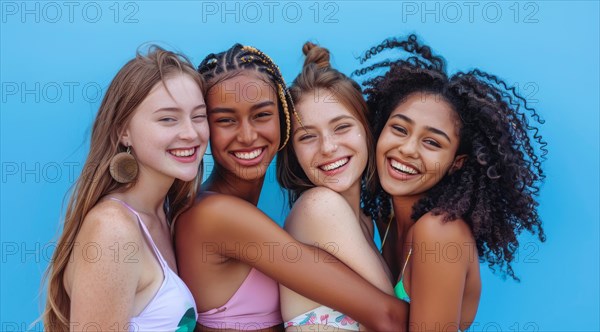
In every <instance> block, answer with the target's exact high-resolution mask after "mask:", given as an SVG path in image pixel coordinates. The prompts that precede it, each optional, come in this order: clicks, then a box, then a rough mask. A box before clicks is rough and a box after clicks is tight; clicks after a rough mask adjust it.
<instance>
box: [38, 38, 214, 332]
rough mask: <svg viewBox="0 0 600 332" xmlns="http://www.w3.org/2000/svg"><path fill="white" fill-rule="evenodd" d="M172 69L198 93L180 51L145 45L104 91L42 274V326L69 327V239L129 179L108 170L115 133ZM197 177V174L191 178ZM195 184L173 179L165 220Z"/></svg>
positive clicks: (183, 204)
mask: <svg viewBox="0 0 600 332" xmlns="http://www.w3.org/2000/svg"><path fill="white" fill-rule="evenodd" d="M173 74H186V75H188V76H189V77H191V78H193V79H194V81H195V82H196V83H197V84H198V86H199V87H200V89H201V90H202V91H203V93H204V83H203V80H202V78H201V76H200V75H199V74H198V73H197V72H196V70H195V69H194V67H193V66H192V64H191V63H190V61H189V60H188V59H187V58H186V57H185V56H183V55H181V54H177V53H174V52H170V51H166V50H164V49H162V48H160V47H158V46H151V47H150V48H149V49H148V52H147V54H146V55H143V54H141V53H140V52H138V53H137V54H136V57H135V58H134V59H132V60H130V61H129V62H127V64H125V66H123V68H121V70H119V72H118V73H117V75H116V76H115V78H114V79H113V80H112V82H111V83H110V85H109V87H108V89H107V91H106V94H105V96H104V99H103V100H102V104H101V105H100V109H99V110H98V114H97V116H96V120H95V122H94V126H93V129H92V139H91V143H90V152H89V154H88V157H87V160H86V161H85V165H84V167H83V171H82V174H81V176H80V177H79V178H78V179H77V182H76V183H75V185H74V188H73V193H72V195H71V197H70V200H69V204H68V206H67V210H66V215H65V220H64V227H63V232H62V235H61V236H60V238H59V240H58V243H57V246H56V250H55V251H54V254H53V256H52V261H51V262H50V266H49V267H48V270H47V271H46V274H45V276H44V278H45V279H46V280H48V294H47V299H46V308H45V310H44V313H43V314H42V319H43V321H44V329H45V330H46V331H69V320H70V317H69V316H70V299H69V296H68V295H67V292H66V290H65V287H64V284H63V277H64V272H65V268H66V266H67V263H68V261H69V258H70V256H71V252H72V251H73V247H74V244H75V238H76V236H77V234H78V233H79V230H80V228H81V225H82V223H83V220H84V218H85V216H86V215H87V214H88V212H89V211H90V210H91V209H92V208H93V207H94V206H95V205H96V204H97V203H98V201H99V200H100V199H101V198H102V197H103V196H105V195H107V194H109V193H111V192H114V191H117V190H123V189H127V188H129V187H131V186H132V185H133V184H134V183H135V181H134V182H132V183H128V184H121V183H118V182H117V181H115V180H114V179H113V178H112V177H111V176H110V173H109V165H110V160H111V158H112V157H113V156H114V155H115V154H117V153H119V152H120V151H123V150H124V149H125V147H124V146H123V145H122V144H120V142H119V138H120V137H121V135H122V134H123V133H124V130H125V128H127V125H128V124H129V121H130V120H131V118H132V117H133V114H134V111H135V110H136V108H137V107H138V106H139V105H140V104H141V103H142V101H143V100H144V99H145V98H146V97H147V96H148V94H149V93H150V91H151V90H152V88H153V87H154V86H155V85H156V84H157V83H159V82H164V81H165V79H166V78H168V77H169V76H172V75H173ZM198 181H199V180H198V177H197V178H196V181H195V182H198ZM196 187H197V184H196V183H194V182H193V181H192V182H184V181H181V180H178V179H176V180H175V182H174V183H173V185H172V186H171V188H170V189H169V192H168V194H167V202H168V209H167V210H168V218H169V219H172V218H174V217H175V216H177V215H178V214H179V213H180V212H182V211H183V210H184V209H185V208H187V207H188V206H189V205H191V203H192V201H193V199H194V197H195V188H196Z"/></svg>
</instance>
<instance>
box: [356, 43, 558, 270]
mask: <svg viewBox="0 0 600 332" xmlns="http://www.w3.org/2000/svg"><path fill="white" fill-rule="evenodd" d="M392 49H399V50H401V51H404V52H406V53H407V54H408V55H407V56H405V57H403V58H400V59H398V60H395V61H392V60H385V61H381V62H378V63H375V64H373V65H370V66H368V67H366V68H363V69H359V70H356V71H355V72H354V73H353V75H365V74H367V73H372V72H373V71H375V70H378V69H380V68H387V71H386V72H385V73H384V74H381V75H379V76H376V77H374V78H369V79H367V80H366V81H365V82H363V85H364V86H365V94H366V96H367V104H368V106H369V108H370V110H371V118H370V122H371V126H372V130H373V135H374V137H375V139H376V140H378V139H379V136H380V134H381V131H382V130H383V127H384V125H385V123H386V122H387V120H388V117H389V115H390V113H391V112H392V111H393V110H394V109H395V108H396V107H397V106H398V105H399V104H400V103H402V102H403V101H404V100H406V99H407V98H408V97H409V96H410V95H411V94H414V93H419V92H425V93H430V94H435V95H438V96H440V97H441V98H443V99H445V101H447V102H448V103H449V104H450V105H451V106H452V108H453V109H454V111H455V112H456V113H457V114H458V116H459V118H460V120H461V125H460V130H459V136H460V143H459V147H458V151H457V155H460V154H466V155H467V159H466V161H465V163H464V164H463V166H462V168H460V169H458V170H457V171H455V172H453V173H451V174H448V175H446V176H445V177H444V178H443V179H442V180H440V182H439V183H438V184H436V185H435V186H434V187H433V188H431V189H430V190H428V191H427V193H426V195H425V197H424V198H422V199H420V200H419V201H418V202H417V203H416V204H415V205H414V206H413V213H412V216H411V217H412V219H413V220H415V221H416V220H418V219H419V218H420V217H422V216H423V215H424V214H426V213H428V212H431V213H433V214H434V215H443V216H444V221H446V222H448V221H452V220H456V219H458V218H462V219H464V220H465V221H466V222H467V224H468V225H469V227H470V229H471V231H472V232H473V235H474V237H475V241H476V245H477V250H478V252H479V256H480V260H482V261H487V262H488V266H489V267H490V268H491V269H492V270H493V271H496V268H499V269H500V270H501V271H502V272H503V275H505V274H504V273H506V274H508V275H509V276H510V277H512V278H513V279H515V280H519V279H518V278H517V277H516V276H515V274H514V271H513V269H512V267H511V262H512V261H513V259H514V257H515V251H516V250H517V248H518V245H519V241H518V235H519V234H520V233H521V232H522V231H523V230H527V231H528V232H530V233H532V234H534V235H536V234H537V236H538V238H539V240H540V241H542V242H543V241H545V235H544V230H543V229H542V224H541V220H540V218H539V215H538V212H537V210H536V208H537V206H538V202H537V201H536V200H535V196H537V194H538V193H539V187H538V183H539V182H540V181H542V180H544V178H545V175H544V173H543V171H542V168H541V161H543V160H545V156H546V154H547V152H548V150H547V149H546V145H547V143H546V142H544V141H543V140H542V137H541V135H540V134H539V131H538V129H537V128H536V127H534V126H533V125H532V124H531V123H530V122H537V123H540V124H543V123H544V121H543V120H542V119H541V118H540V117H539V115H538V113H537V112H536V111H535V110H534V109H533V108H531V107H530V106H529V105H528V104H527V100H525V99H524V98H523V97H521V96H520V95H519V94H518V93H517V91H516V90H515V88H514V87H508V86H507V84H506V83H505V82H504V81H503V80H501V79H499V78H498V77H496V76H494V75H491V74H488V73H485V72H483V71H481V70H479V69H474V70H471V71H468V72H458V73H456V74H454V75H452V76H449V75H448V74H447V69H446V64H445V61H444V59H443V58H442V57H439V56H436V55H433V54H432V52H431V49H430V48H429V47H428V46H426V45H422V44H419V42H417V37H416V36H415V35H410V36H409V37H408V38H407V39H405V40H399V39H396V38H389V39H387V40H385V41H383V42H382V43H381V44H379V45H377V46H375V47H372V48H371V49H370V50H368V51H367V52H365V54H364V55H363V56H362V58H360V62H361V64H363V63H365V62H367V61H369V60H370V59H371V58H372V57H373V56H375V55H378V54H380V53H381V52H383V51H385V50H392ZM532 120H533V121H532ZM368 196H369V199H367V200H366V203H365V204H366V205H365V212H366V213H367V214H368V215H370V216H371V217H373V218H375V219H377V220H380V221H383V222H387V221H388V220H390V216H391V200H390V198H391V197H390V196H389V195H388V194H387V193H386V192H384V190H383V188H382V187H381V185H379V187H378V188H377V189H376V190H374V191H372V192H370V193H369V195H368Z"/></svg>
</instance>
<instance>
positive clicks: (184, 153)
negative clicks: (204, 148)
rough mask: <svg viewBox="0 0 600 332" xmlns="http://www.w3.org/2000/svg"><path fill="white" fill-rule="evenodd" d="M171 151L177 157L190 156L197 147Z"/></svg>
mask: <svg viewBox="0 0 600 332" xmlns="http://www.w3.org/2000/svg"><path fill="white" fill-rule="evenodd" d="M170 152H171V154H172V155H174V156H177V157H189V156H191V155H193V154H194V152H196V148H190V149H178V150H171V151H170Z"/></svg>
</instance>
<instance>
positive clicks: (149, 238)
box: [108, 197, 168, 276]
mask: <svg viewBox="0 0 600 332" xmlns="http://www.w3.org/2000/svg"><path fill="white" fill-rule="evenodd" d="M108 199H111V200H113V201H117V202H119V203H121V204H123V206H125V207H126V208H127V209H128V210H129V211H131V213H133V214H135V216H136V217H137V220H138V223H139V224H140V227H141V228H142V232H143V233H144V236H145V237H146V240H147V241H148V242H149V243H150V246H152V250H153V251H154V254H155V255H156V258H158V262H159V263H160V266H161V267H162V269H163V272H164V273H165V276H166V272H167V270H168V269H167V268H168V265H167V262H166V261H165V259H164V258H163V256H162V254H161V253H160V251H159V250H158V247H157V246H156V244H154V240H152V236H151V235H150V231H149V230H148V228H147V227H146V224H144V222H143V221H142V217H141V216H140V214H139V213H138V212H137V211H136V210H135V209H134V208H132V207H131V206H130V205H129V204H127V203H126V202H125V201H122V200H120V199H118V198H115V197H108Z"/></svg>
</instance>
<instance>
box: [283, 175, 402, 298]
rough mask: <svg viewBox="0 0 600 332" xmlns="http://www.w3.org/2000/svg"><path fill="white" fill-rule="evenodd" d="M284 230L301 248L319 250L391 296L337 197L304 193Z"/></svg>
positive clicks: (318, 190)
mask: <svg viewBox="0 0 600 332" xmlns="http://www.w3.org/2000/svg"><path fill="white" fill-rule="evenodd" d="M285 230H286V231H288V233H289V234H290V235H292V236H293V237H294V238H295V239H296V240H298V241H300V242H302V243H304V244H308V245H315V246H319V247H320V248H321V249H323V250H325V251H327V252H329V253H330V254H332V255H333V256H335V257H336V258H337V259H339V260H340V261H341V262H342V263H344V264H346V265H347V266H348V267H349V268H351V269H352V270H354V272H356V273H357V274H359V275H360V276H361V277H363V278H364V279H365V280H367V281H368V282H370V283H371V284H372V285H374V286H376V287H377V288H379V289H380V290H381V291H383V292H385V293H387V294H390V295H394V290H393V288H392V283H391V282H390V280H389V278H388V276H387V273H386V272H385V269H384V268H383V266H382V264H381V260H380V259H379V258H378V257H377V253H376V252H375V251H374V250H373V248H372V247H371V245H369V243H368V242H367V239H366V238H365V235H364V233H363V231H362V228H361V226H360V220H359V219H358V217H357V216H356V215H355V214H354V211H352V208H351V207H350V205H348V203H347V201H346V200H345V199H344V198H343V197H342V196H341V195H340V194H338V193H336V192H334V191H333V190H331V189H328V188H324V187H316V188H312V189H310V190H308V191H306V192H304V193H303V194H302V196H301V197H300V199H299V200H298V201H297V202H296V203H295V204H294V207H293V208H292V211H291V212H290V214H289V216H288V218H287V219H286V223H285Z"/></svg>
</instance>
